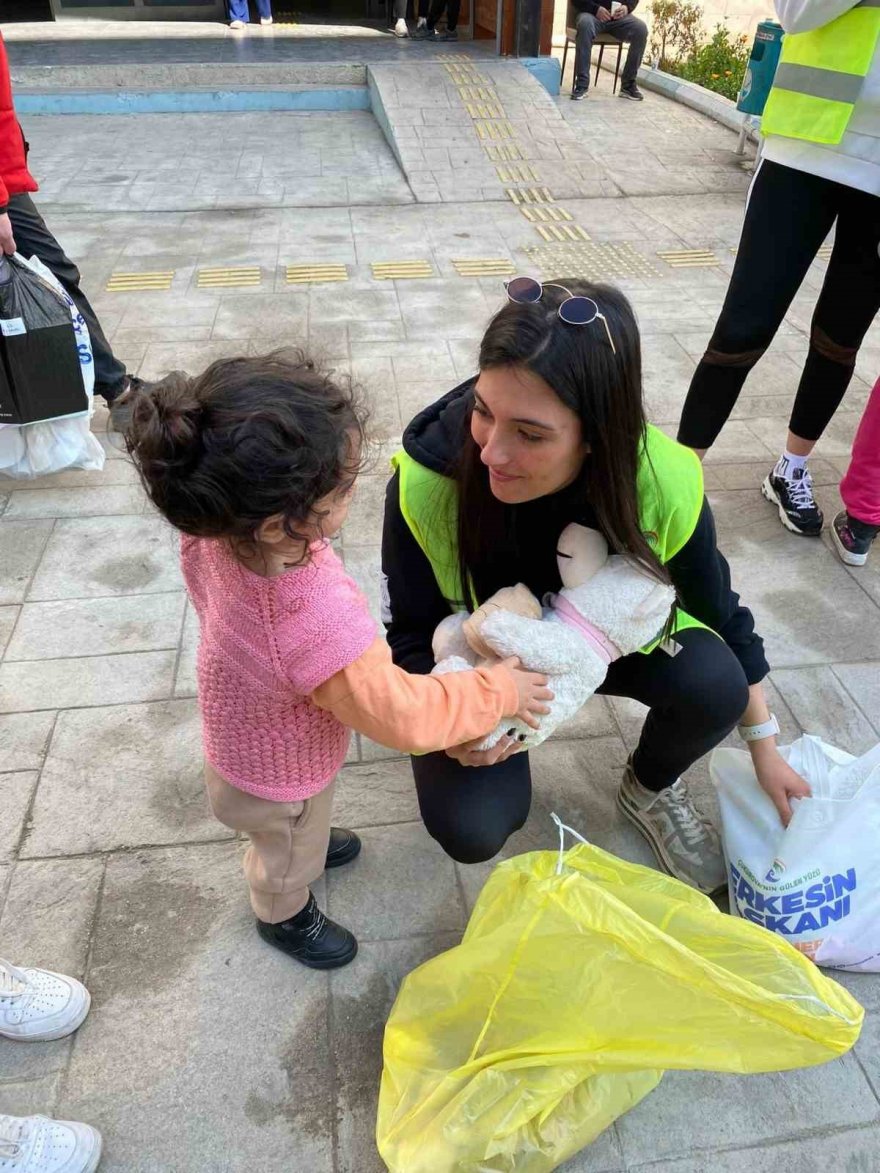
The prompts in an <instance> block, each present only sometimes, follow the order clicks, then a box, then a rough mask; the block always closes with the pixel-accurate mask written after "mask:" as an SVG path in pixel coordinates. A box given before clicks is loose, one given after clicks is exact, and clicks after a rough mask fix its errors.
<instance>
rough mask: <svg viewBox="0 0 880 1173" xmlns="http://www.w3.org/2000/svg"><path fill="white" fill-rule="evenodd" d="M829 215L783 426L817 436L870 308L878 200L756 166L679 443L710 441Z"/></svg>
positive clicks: (878, 263)
mask: <svg viewBox="0 0 880 1173" xmlns="http://www.w3.org/2000/svg"><path fill="white" fill-rule="evenodd" d="M835 221H836V222H837V229H836V234H835V240H834V250H833V252H832V254H831V260H830V261H829V263H828V271H827V273H826V274H825V283H824V285H823V287H822V292H821V293H820V294H819V300H818V301H817V302H816V308H815V310H814V312H813V322H812V327H811V330H810V347H809V352H808V354H807V361H806V365H805V366H804V371H803V374H802V375H801V380H800V384H799V386H798V391H797V396H796V398H795V401H794V407H793V409H792V414H791V421H790V424H789V427H790V428H791V430H792V432H794V434H795V435H796V436H800V437H801V438H802V439H804V440H818V439H819V437H820V436H821V435H822V432H823V431H824V430H825V428H826V426H827V425H828V422H829V420H830V419H831V417H832V416H833V415H834V413H835V411H836V410H837V408H838V406H839V404H840V401H841V400H842V399H843V396H844V394H845V392H846V389H847V387H848V386H849V383H850V379H851V378H852V373H853V368H854V367H855V361H856V355H857V354H858V351H859V347H860V346H861V344H862V339H863V338H864V336H865V334H866V332H867V330H868V327H869V326H870V325H871V322H872V321H873V320H874V317H875V316H876V314H877V311H878V309H880V258H878V254H877V248H878V245H880V196H875V195H869V194H868V193H867V192H863V191H858V190H857V189H856V188H854V187H847V186H846V185H845V184H841V183H834V182H832V181H831V180H830V179H820V178H819V177H818V176H816V175H810V174H808V173H807V172H805V171H796V170H795V169H794V168H792V167H783V166H781V165H780V164H778V163H762V164H761V167H760V169H759V171H758V174H757V176H756V177H755V182H754V185H753V187H752V191H751V195H750V197H749V204H748V208H747V209H746V218H745V223H744V225H743V231H742V239H741V240H740V244H739V251H738V253H737V257H736V264H735V265H734V269H733V275H732V276H731V279H730V286H729V287H728V290H727V297H726V298H725V299H724V306H723V308H722V310H721V316H720V317H719V319H718V322H717V324H716V326H715V333H714V334H713V335H712V338H711V339H710V341H709V347H708V349H707V351H706V353H705V354H704V355H703V358H702V360H701V362H700V365H699V366H698V367H697V369H696V372H695V374H694V377H693V380H692V382H691V386H690V390H689V391H688V396H687V400H686V401H685V405H684V411H683V412H682V417H681V423H680V425H679V429H678V438H679V440H680V441H681V443H682V444H687V445H688V446H689V447H691V448H709V447H710V446H711V445H712V444H713V443H714V441H715V440H716V439H717V437H718V433H719V432H720V431H721V429H722V428H723V427H724V425H725V423H726V422H727V419H728V417H729V416H730V413H731V411H732V410H733V406H734V404H735V403H736V400H737V397H738V395H739V393H740V391H741V390H742V386H743V383H745V381H746V378H747V376H748V373H749V371H750V370H751V369H752V367H753V366H754V365H755V363H757V361H758V359H760V358H761V356H762V355H763V353H764V351H765V350H766V349H767V347H768V346H769V345H770V343H771V342H772V341H773V337H774V335H775V334H776V331H777V330H778V329H779V326H780V325H781V323H782V320H783V318H784V317H785V314H786V312H787V311H788V307H789V306H790V305H791V302H792V299H793V298H794V295H795V294H796V293H797V291H798V289H799V287H800V284H801V282H802V281H803V279H804V277H805V275H806V273H807V270H808V269H809V267H810V264H811V263H812V261H813V259H814V258H815V256H816V253H817V251H818V249H819V246H820V245H821V244H822V241H823V240H824V239H825V237H826V236H827V235H828V233H829V232H830V231H831V228H832V227H833V226H834V223H835Z"/></svg>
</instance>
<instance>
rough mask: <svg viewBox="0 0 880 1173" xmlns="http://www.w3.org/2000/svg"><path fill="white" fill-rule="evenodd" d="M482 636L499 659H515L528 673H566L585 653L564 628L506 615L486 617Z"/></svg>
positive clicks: (499, 614) (580, 643) (541, 621)
mask: <svg viewBox="0 0 880 1173" xmlns="http://www.w3.org/2000/svg"><path fill="white" fill-rule="evenodd" d="M483 635H484V637H485V639H486V641H487V643H489V644H490V645H491V647H492V649H493V650H494V651H495V652H497V653H498V655H499V656H502V657H507V656H518V657H519V659H520V660H521V661H522V665H523V667H524V668H526V669H528V671H529V672H546V673H547V674H548V675H553V676H555V675H557V674H559V673H561V672H570V671H572V669H573V668H574V667H575V666H576V665H577V664H578V663H579V662H580V660H582V659H583V656H584V653H585V648H584V646H583V643H582V641H581V640H580V639H579V638H578V637H577V635H573V633H572V632H570V631H567V630H566V628H564V627H561V626H559V625H558V624H555V623H547V622H546V621H545V620H543V619H526V618H525V617H524V616H522V615H513V614H511V612H509V611H498V612H496V614H494V615H490V616H489V618H488V619H487V620H486V621H485V623H484V624H483Z"/></svg>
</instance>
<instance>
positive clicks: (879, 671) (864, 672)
mask: <svg viewBox="0 0 880 1173" xmlns="http://www.w3.org/2000/svg"><path fill="white" fill-rule="evenodd" d="M833 671H834V675H835V676H836V677H837V678H838V680H840V682H841V683H842V684H843V686H844V688H845V689H846V691H847V692H848V693H849V695H850V696H851V697H852V699H853V700H854V701H855V703H856V704H857V705H858V706H859V708H860V709H861V711H862V712H863V713H864V714H865V716H866V717H867V718H868V720H869V721H870V722H871V724H872V725H873V727H874V730H875V732H876V733H878V734H880V664H876V663H874V664H835V665H834V668H833Z"/></svg>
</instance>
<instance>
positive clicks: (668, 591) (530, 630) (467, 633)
mask: <svg viewBox="0 0 880 1173" xmlns="http://www.w3.org/2000/svg"><path fill="white" fill-rule="evenodd" d="M557 556H558V559H559V574H560V577H561V579H562V585H563V589H562V590H561V591H560V592H559V594H558V595H548V596H547V598H546V599H545V607H544V609H543V612H542V610H541V606H540V604H539V603H538V600H537V599H536V598H535V597H534V595H533V594H532V593H531V591H529V590H528V588H527V587H524V586H523V585H522V584H521V583H520V584H519V585H518V586H516V587H506V588H505V589H504V590H503V591H499V592H498V593H497V594H496V595H493V596H492V598H491V599H488V600H487V601H486V602H485V603H484V604H483V606H482V607H480V608H479V610H478V611H475V612H474V614H473V615H467V614H466V613H464V612H459V613H457V614H455V615H450V616H448V617H447V618H446V619H444V620H443V622H442V623H440V624H439V625H438V627H437V629H436V631H435V632H434V642H433V649H434V659H435V660H436V661H437V663H436V666H435V668H434V672H435V673H436V674H438V675H440V674H442V673H445V672H462V671H464V670H465V669H467V668H473V667H475V666H476V665H478V664H482V663H485V662H486V661H487V660H488V661H490V662H494V661H497V660H499V659H504V658H506V657H508V656H518V657H519V659H520V660H521V661H522V665H523V667H524V668H527V669H528V670H529V671H531V672H544V673H546V674H547V676H548V677H549V679H550V688H551V690H552V692H553V694H554V700H553V701H552V702H551V704H550V710H551V711H550V713H549V714H548V715H547V716H546V717H543V718H542V719H541V728H540V729H530V728H529V727H528V726H527V725H522V724H520V723H518V722H513V723H511V721H509V720H508V721H505V722H504V723H503V724H502V725H500V726H499V727H498V728H497V729H495V730H494V731H493V732H492V733H490V734H489V736H488V737H487V738H486V739H485V741H483V742H482V743H481V745H480V747H479V748H480V749H491V747H492V746H493V745H495V743H496V742H497V741H498V740H499V739H500V738H501V737H502V736H503V735H504V734H505V733H507V732H509V731H510V730H511V728H513V730H514V733H513V736H515V737H518V738H519V740H520V741H521V742H522V743H523V746H524V748H529V747H530V746H535V745H540V744H541V742H542V741H544V740H545V739H546V738H547V737H549V736H550V734H551V733H552V732H553V730H554V729H556V727H557V726H558V725H561V724H562V722H563V721H567V720H568V718H569V717H572V716H574V714H575V713H576V712H577V711H578V709H579V708H580V707H581V705H583V704H584V702H585V701H586V700H587V699H588V698H589V697H590V696H592V694H593V693H594V692H595V691H596V689H597V688H598V687H599V685H600V684H601V683H602V681H603V680H604V679H605V675H606V673H607V671H608V665H609V664H610V663H611V662H612V661H613V660H616V659H618V658H619V657H620V656H625V655H628V654H629V653H630V652H636V651H638V649H639V648H641V647H644V646H645V644H647V643H650V642H651V640H653V639H656V638H657V637H658V636H659V635H660V633H661V632H662V630H663V628H664V626H665V624H666V621H667V619H668V618H669V612H670V609H671V607H672V604H673V601H674V599H675V592H674V590H673V589H672V587H671V586H666V585H664V584H663V583H660V582H658V581H657V580H656V579H655V578H652V577H651V576H650V575H648V574H647V573H645V571H643V570H640V569H639V568H638V567H637V566H634V565H633V563H632V562H631V561H629V560H628V559H626V558H623V557H621V556H620V555H612V556H611V557H609V556H608V544H607V543H606V541H605V539H604V538H603V537H602V535H601V534H600V533H597V531H596V530H592V529H587V528H586V527H585V526H582V525H576V524H572V525H569V526H566V528H565V529H564V530H563V531H562V534H561V535H560V538H559V544H558V546H557Z"/></svg>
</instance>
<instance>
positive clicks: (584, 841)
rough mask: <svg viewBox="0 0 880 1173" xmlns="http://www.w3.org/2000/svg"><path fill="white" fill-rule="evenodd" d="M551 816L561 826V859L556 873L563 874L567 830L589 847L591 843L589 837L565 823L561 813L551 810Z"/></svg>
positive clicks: (558, 861)
mask: <svg viewBox="0 0 880 1173" xmlns="http://www.w3.org/2000/svg"><path fill="white" fill-rule="evenodd" d="M550 818H551V819H552V820H553V822H554V823H555V824H556V826H557V827H558V828H559V859H558V860H557V861H556V874H557V876H561V875H562V857H563V856H564V855H565V832H566V831H568V833H569V835H571V836H572V837H573V838H574V839H577V840H578V841H579V842H580V843H583V844H585V845H586V846H587V847H589V846H590V843H589V840H588V839H585V838H584V837H583V835H581V834H579V833H578V832H577V831H575V829H574V827H569V826H568V824H567V823H563V821H562V819H560V817H559V815H557V814H556V812H555V811H551V812H550Z"/></svg>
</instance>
